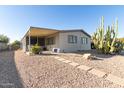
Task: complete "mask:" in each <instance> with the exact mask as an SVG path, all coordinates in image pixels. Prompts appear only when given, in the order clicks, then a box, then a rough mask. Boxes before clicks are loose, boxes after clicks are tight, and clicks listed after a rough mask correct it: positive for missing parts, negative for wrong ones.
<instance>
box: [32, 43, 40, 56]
mask: <svg viewBox="0 0 124 93" xmlns="http://www.w3.org/2000/svg"><path fill="white" fill-rule="evenodd" d="M41 50H42V49H41V46H38V44H36V45H34V46H32V48H31V52H32V53H34V54H39V53H40V51H41Z"/></svg>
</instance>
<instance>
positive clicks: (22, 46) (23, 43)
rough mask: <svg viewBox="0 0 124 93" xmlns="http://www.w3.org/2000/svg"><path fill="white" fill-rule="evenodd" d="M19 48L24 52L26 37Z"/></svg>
mask: <svg viewBox="0 0 124 93" xmlns="http://www.w3.org/2000/svg"><path fill="white" fill-rule="evenodd" d="M21 48H22V50H23V51H24V52H26V37H24V38H23V40H22V41H21Z"/></svg>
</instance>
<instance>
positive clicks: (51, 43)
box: [47, 37, 55, 45]
mask: <svg viewBox="0 0 124 93" xmlns="http://www.w3.org/2000/svg"><path fill="white" fill-rule="evenodd" d="M53 44H55V38H54V37H50V38H47V45H53Z"/></svg>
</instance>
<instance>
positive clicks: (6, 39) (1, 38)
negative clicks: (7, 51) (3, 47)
mask: <svg viewBox="0 0 124 93" xmlns="http://www.w3.org/2000/svg"><path fill="white" fill-rule="evenodd" d="M0 41H1V42H4V43H9V38H8V37H7V36H5V35H0Z"/></svg>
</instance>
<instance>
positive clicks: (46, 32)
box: [27, 28, 59, 36]
mask: <svg viewBox="0 0 124 93" xmlns="http://www.w3.org/2000/svg"><path fill="white" fill-rule="evenodd" d="M57 32H59V31H58V30H51V29H39V28H31V29H30V31H29V32H28V34H27V35H29V34H30V36H48V35H50V34H54V33H57Z"/></svg>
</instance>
